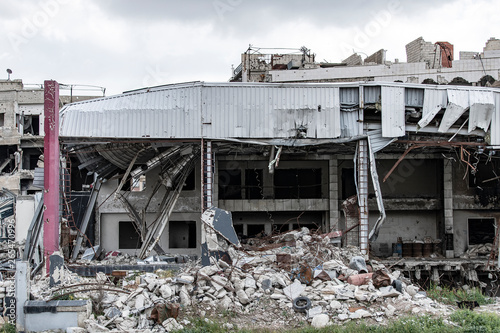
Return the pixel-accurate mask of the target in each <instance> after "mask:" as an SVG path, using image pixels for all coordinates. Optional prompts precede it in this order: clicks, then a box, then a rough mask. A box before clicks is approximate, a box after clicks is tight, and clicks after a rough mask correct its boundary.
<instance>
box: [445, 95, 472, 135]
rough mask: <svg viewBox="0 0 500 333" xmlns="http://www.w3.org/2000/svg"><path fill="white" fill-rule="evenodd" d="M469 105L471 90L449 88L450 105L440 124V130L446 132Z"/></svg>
mask: <svg viewBox="0 0 500 333" xmlns="http://www.w3.org/2000/svg"><path fill="white" fill-rule="evenodd" d="M468 107H469V92H468V91H467V90H458V89H450V90H448V106H447V107H446V111H445V112H444V115H443V119H442V120H441V124H440V125H439V129H438V132H441V133H445V132H447V131H448V130H449V129H450V127H451V126H453V124H454V123H455V122H456V121H457V120H458V118H460V116H462V115H463V114H464V112H465V110H466V109H467V108H468Z"/></svg>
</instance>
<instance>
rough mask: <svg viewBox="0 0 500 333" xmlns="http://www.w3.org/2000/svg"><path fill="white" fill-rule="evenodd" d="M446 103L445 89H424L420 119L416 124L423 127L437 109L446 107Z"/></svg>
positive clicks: (431, 118)
mask: <svg viewBox="0 0 500 333" xmlns="http://www.w3.org/2000/svg"><path fill="white" fill-rule="evenodd" d="M446 103H447V95H446V90H437V89H425V94H424V106H423V108H422V119H420V121H419V122H418V126H419V127H420V128H424V127H425V126H427V125H429V123H430V122H431V121H432V120H433V119H434V117H435V116H436V115H437V114H438V113H439V111H441V109H444V108H445V107H446Z"/></svg>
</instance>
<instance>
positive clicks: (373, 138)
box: [368, 129, 397, 153]
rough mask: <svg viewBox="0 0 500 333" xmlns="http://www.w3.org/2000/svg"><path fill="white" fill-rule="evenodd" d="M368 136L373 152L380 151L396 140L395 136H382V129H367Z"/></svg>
mask: <svg viewBox="0 0 500 333" xmlns="http://www.w3.org/2000/svg"><path fill="white" fill-rule="evenodd" d="M368 137H369V139H370V147H371V149H372V151H373V153H376V152H378V151H381V150H382V149H384V148H385V147H387V146H388V145H389V144H391V143H392V142H394V141H396V140H397V139H396V138H384V137H382V129H377V130H371V131H368Z"/></svg>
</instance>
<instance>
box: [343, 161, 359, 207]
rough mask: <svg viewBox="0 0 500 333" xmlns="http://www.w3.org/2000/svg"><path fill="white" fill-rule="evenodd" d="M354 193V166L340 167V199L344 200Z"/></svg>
mask: <svg viewBox="0 0 500 333" xmlns="http://www.w3.org/2000/svg"><path fill="white" fill-rule="evenodd" d="M355 194H356V184H355V183H354V168H343V169H342V199H343V200H345V199H347V198H349V197H351V196H353V195H355Z"/></svg>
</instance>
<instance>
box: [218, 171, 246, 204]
mask: <svg viewBox="0 0 500 333" xmlns="http://www.w3.org/2000/svg"><path fill="white" fill-rule="evenodd" d="M219 199H222V200H224V199H241V170H239V169H231V170H219Z"/></svg>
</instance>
